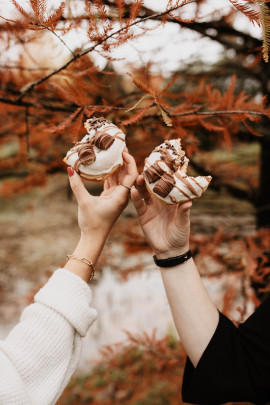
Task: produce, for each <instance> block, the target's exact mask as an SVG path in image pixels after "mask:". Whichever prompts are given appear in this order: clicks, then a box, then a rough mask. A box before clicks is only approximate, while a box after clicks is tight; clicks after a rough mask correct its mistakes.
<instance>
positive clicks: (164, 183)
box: [153, 173, 175, 198]
mask: <svg viewBox="0 0 270 405" xmlns="http://www.w3.org/2000/svg"><path fill="white" fill-rule="evenodd" d="M174 185H175V180H174V178H173V176H171V175H170V174H169V173H164V174H163V175H162V176H161V178H160V179H159V181H158V182H157V183H156V184H155V187H154V188H153V192H154V193H156V194H158V195H159V196H160V197H162V198H165V197H167V195H168V194H169V193H170V192H171V191H172V189H173V188H174Z"/></svg>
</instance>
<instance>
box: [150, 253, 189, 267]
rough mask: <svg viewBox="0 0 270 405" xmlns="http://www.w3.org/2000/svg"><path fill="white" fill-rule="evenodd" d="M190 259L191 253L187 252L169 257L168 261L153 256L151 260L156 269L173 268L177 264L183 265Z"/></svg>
mask: <svg viewBox="0 0 270 405" xmlns="http://www.w3.org/2000/svg"><path fill="white" fill-rule="evenodd" d="M191 257H192V254H191V251H190V250H188V251H187V252H186V253H184V254H183V255H179V256H175V257H169V258H168V259H158V258H157V256H156V255H155V256H153V259H154V261H155V263H156V265H157V266H158V267H174V266H177V265H178V264H183V263H186V262H187V261H188V259H190V258H191Z"/></svg>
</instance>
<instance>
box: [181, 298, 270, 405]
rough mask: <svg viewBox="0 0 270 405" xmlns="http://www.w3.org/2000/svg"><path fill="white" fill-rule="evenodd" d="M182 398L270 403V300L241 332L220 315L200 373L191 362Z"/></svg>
mask: <svg viewBox="0 0 270 405" xmlns="http://www.w3.org/2000/svg"><path fill="white" fill-rule="evenodd" d="M182 398H183V401H184V402H190V403H193V404H207V405H211V404H215V405H216V404H221V403H225V402H233V401H235V402H253V403H255V404H265V403H266V402H268V401H270V297H268V298H267V299H266V300H265V302H264V303H263V304H261V306H260V307H259V308H258V309H257V310H256V311H255V312H254V313H253V314H252V315H251V316H250V317H249V318H248V319H247V320H246V322H244V323H242V324H240V325H239V327H238V328H237V327H236V326H235V325H234V324H233V323H232V322H231V321H230V320H229V319H228V318H226V316H224V315H223V314H220V318H219V323H218V326H217V329H216V331H215V333H214V335H213V337H212V339H211V341H210V342H209V344H208V346H207V348H206V349H205V351H204V353H203V355H202V357H201V359H200V361H199V363H198V365H197V367H196V369H195V368H194V367H193V365H192V363H191V362H190V360H189V359H187V362H186V367H185V372H184V378H183V386H182Z"/></svg>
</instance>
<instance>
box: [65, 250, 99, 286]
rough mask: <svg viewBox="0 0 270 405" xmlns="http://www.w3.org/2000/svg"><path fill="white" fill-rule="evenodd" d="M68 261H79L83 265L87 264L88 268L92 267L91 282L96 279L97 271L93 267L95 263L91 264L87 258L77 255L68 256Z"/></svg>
mask: <svg viewBox="0 0 270 405" xmlns="http://www.w3.org/2000/svg"><path fill="white" fill-rule="evenodd" d="M67 259H68V260H69V259H75V260H79V261H80V262H83V263H85V264H87V265H88V266H90V267H91V275H90V280H89V281H91V280H92V279H93V278H94V275H95V270H96V269H95V267H94V265H93V262H91V260H89V259H86V257H78V256H76V255H67ZM68 260H67V261H68Z"/></svg>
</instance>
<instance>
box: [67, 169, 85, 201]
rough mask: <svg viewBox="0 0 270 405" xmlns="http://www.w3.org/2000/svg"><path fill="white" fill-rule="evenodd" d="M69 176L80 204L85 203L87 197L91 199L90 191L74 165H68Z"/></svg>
mask: <svg viewBox="0 0 270 405" xmlns="http://www.w3.org/2000/svg"><path fill="white" fill-rule="evenodd" d="M68 178H69V182H70V187H71V189H72V191H73V193H74V195H75V197H76V200H77V202H78V204H79V205H82V204H84V203H85V201H86V199H89V193H88V191H87V190H86V188H85V187H84V184H83V182H82V179H81V177H80V176H79V175H78V173H76V171H75V170H74V169H73V168H72V167H68Z"/></svg>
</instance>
